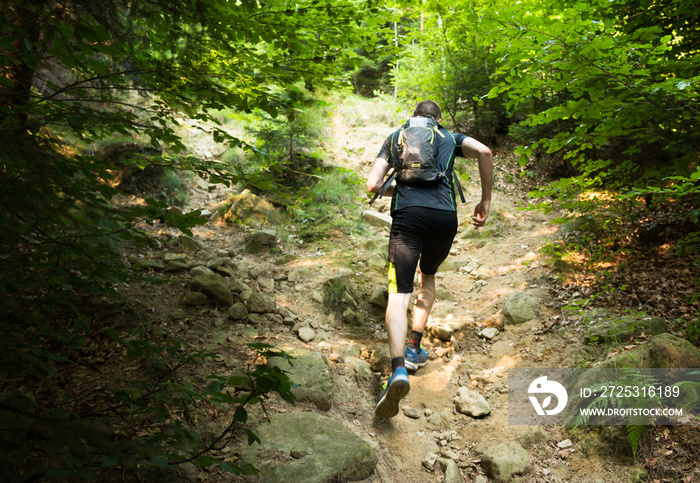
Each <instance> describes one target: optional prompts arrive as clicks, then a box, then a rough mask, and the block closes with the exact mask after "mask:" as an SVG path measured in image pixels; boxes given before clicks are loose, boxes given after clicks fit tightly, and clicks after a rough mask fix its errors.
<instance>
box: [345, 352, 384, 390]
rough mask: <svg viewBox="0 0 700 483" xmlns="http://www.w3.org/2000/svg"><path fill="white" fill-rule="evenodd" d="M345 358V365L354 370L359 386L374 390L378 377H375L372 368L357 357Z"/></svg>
mask: <svg viewBox="0 0 700 483" xmlns="http://www.w3.org/2000/svg"><path fill="white" fill-rule="evenodd" d="M344 357H345V364H346V365H347V366H348V367H349V368H350V369H351V370H352V374H353V375H354V377H355V380H356V381H357V383H358V385H359V386H364V387H366V388H371V389H374V386H375V383H376V381H377V376H375V375H374V372H373V371H372V366H370V365H369V364H368V363H367V362H366V361H364V360H362V359H358V358H356V357H349V356H347V355H345V356H344Z"/></svg>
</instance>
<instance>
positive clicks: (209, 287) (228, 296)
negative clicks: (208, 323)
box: [191, 274, 233, 307]
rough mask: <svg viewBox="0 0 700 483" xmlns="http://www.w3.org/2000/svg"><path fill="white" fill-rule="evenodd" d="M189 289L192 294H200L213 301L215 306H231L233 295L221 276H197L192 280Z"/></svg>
mask: <svg viewBox="0 0 700 483" xmlns="http://www.w3.org/2000/svg"><path fill="white" fill-rule="evenodd" d="M191 288H192V290H193V291H194V292H202V293H203V294H206V295H207V296H208V297H209V298H211V299H213V300H214V302H216V304H217V305H221V306H223V307H230V306H231V305H233V294H232V293H231V290H230V289H229V288H228V285H227V284H226V279H224V277H222V276H221V275H217V274H211V275H197V276H196V277H194V278H193V279H192V283H191Z"/></svg>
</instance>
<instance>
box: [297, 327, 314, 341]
mask: <svg viewBox="0 0 700 483" xmlns="http://www.w3.org/2000/svg"><path fill="white" fill-rule="evenodd" d="M298 335H299V338H300V339H301V340H303V341H304V342H311V341H312V340H314V337H316V332H315V331H314V329H312V328H311V327H302V328H300V329H299V333H298Z"/></svg>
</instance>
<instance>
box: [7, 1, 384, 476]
mask: <svg viewBox="0 0 700 483" xmlns="http://www.w3.org/2000/svg"><path fill="white" fill-rule="evenodd" d="M376 5H377V2H375V1H370V2H365V1H359V0H340V1H332V2H331V1H327V0H320V1H318V0H305V1H301V2H290V1H286V0H264V1H263V0H260V1H258V0H241V1H238V2H226V1H220V0H181V1H172V0H153V1H144V0H133V1H132V0H130V1H126V0H69V1H65V2H57V1H51V0H48V1H43V2H26V1H23V0H8V1H7V2H5V3H4V4H3V9H2V10H1V11H0V74H1V76H0V145H1V146H2V151H1V152H0V222H1V223H2V226H3V231H2V233H1V234H0V252H1V253H2V256H0V296H1V297H2V298H3V299H4V300H5V303H3V306H2V309H0V316H1V317H2V318H3V320H4V321H7V323H5V324H3V326H2V328H1V329H0V331H2V334H0V335H1V337H0V338H1V339H2V340H1V341H0V344H1V345H2V347H0V349H2V352H3V356H4V358H5V361H4V362H3V370H4V371H15V372H14V374H15V375H18V374H22V375H25V376H27V377H30V376H31V377H37V378H40V377H41V374H42V373H43V374H48V375H49V376H54V375H56V373H57V370H56V369H57V367H60V366H61V365H62V364H70V363H71V362H73V361H74V359H75V354H76V353H77V352H78V351H79V350H80V349H81V348H82V347H83V344H85V340H86V339H85V338H86V337H87V336H88V335H89V334H91V333H93V332H94V331H95V330H97V329H98V328H96V327H94V326H93V325H92V321H91V319H90V317H89V316H88V315H84V314H82V312H83V308H82V306H81V303H82V301H83V300H84V299H85V298H86V297H87V298H89V297H92V296H94V294H95V293H100V294H104V293H107V294H109V293H112V283H113V282H114V281H117V280H125V279H126V278H127V277H129V276H131V272H130V270H128V267H127V268H125V266H124V263H123V262H124V260H123V259H122V257H121V255H120V247H121V246H122V245H123V244H124V243H138V242H146V241H147V236H146V235H145V233H144V232H143V231H142V230H141V229H139V226H141V224H142V223H153V222H154V220H157V219H163V220H164V221H168V222H170V223H173V224H175V225H177V226H178V227H180V228H181V229H182V230H183V231H185V232H188V230H189V228H191V227H192V226H194V225H195V224H197V223H201V220H200V219H199V218H198V213H197V212H194V213H187V214H184V215H178V214H176V213H174V212H171V211H169V210H167V208H168V205H167V204H166V203H165V202H163V201H162V200H157V199H148V200H146V203H145V204H140V205H134V206H130V207H118V206H115V205H114V204H113V203H112V199H113V198H114V196H115V194H116V193H117V191H116V189H115V188H114V187H113V183H111V182H113V180H114V172H115V169H117V168H118V167H120V166H121V167H124V166H133V167H136V168H145V167H147V166H153V165H160V166H166V167H170V168H173V169H177V170H190V171H193V172H195V173H196V174H197V175H199V176H203V177H209V178H210V179H211V180H213V181H224V182H231V181H234V180H235V174H233V173H229V172H227V171H226V170H225V165H223V164H219V163H217V162H216V161H211V160H202V159H198V158H196V157H195V156H192V155H190V154H188V153H187V149H186V146H185V144H184V143H183V141H182V140H181V139H180V138H179V136H178V134H177V129H176V128H177V125H178V123H179V122H181V120H182V119H183V118H190V119H193V120H196V121H199V123H198V125H200V126H213V127H201V129H203V130H205V131H207V132H209V133H210V134H211V135H212V136H213V138H214V139H215V140H216V141H218V142H222V143H227V144H229V145H230V146H238V145H241V144H242V143H241V141H239V140H238V139H236V138H235V137H233V136H231V135H230V134H229V133H228V132H226V130H225V129H223V128H222V127H221V126H219V125H217V122H216V118H215V116H214V111H215V110H218V109H222V108H230V109H236V110H238V111H245V112H250V111H252V110H254V109H261V110H264V111H266V112H267V113H269V114H270V115H272V116H276V114H277V112H278V110H280V108H286V106H287V104H286V101H285V99H284V98H282V97H281V96H280V95H278V94H277V93H279V92H285V90H286V89H287V88H290V87H292V86H294V85H295V84H299V83H303V84H305V85H306V86H311V85H313V86H316V87H318V86H323V85H326V84H332V83H334V82H338V81H341V80H342V73H343V72H344V71H345V70H346V69H347V68H348V67H350V66H352V65H354V63H355V62H356V61H357V59H356V54H355V53H354V49H357V48H358V47H359V46H360V45H362V44H369V43H372V42H374V41H375V39H376V38H377V35H379V34H380V33H381V32H380V29H378V30H375V29H374V27H375V26H376V25H377V24H378V22H382V20H381V18H382V16H383V12H382V11H380V10H379V9H378V7H377V6H376ZM379 24H381V23H379ZM114 135H119V136H122V137H123V138H125V139H129V140H132V141H133V142H136V143H138V144H140V145H145V146H144V149H138V150H135V151H133V152H130V153H127V154H124V155H122V156H121V159H120V158H117V159H114V158H110V157H102V156H98V155H97V154H96V153H95V149H94V148H95V145H96V143H98V142H100V141H101V140H105V139H107V138H109V137H110V136H114ZM100 329H103V330H104V329H105V328H100ZM105 333H106V332H105ZM112 336H113V338H114V339H115V340H119V342H120V343H121V344H124V345H125V346H128V349H129V353H130V354H134V356H135V357H137V356H139V355H143V356H144V357H151V358H154V357H156V356H157V355H158V356H159V355H165V354H167V353H170V354H178V355H180V356H181V357H182V358H183V360H189V359H187V357H186V355H185V354H183V352H182V348H181V346H180V345H179V344H178V343H177V342H172V343H170V342H168V343H165V344H164V345H163V346H154V345H152V344H148V343H146V342H145V341H140V342H139V340H138V337H137V338H136V339H134V340H129V341H127V340H122V339H121V338H119V337H118V336H117V335H115V334H112ZM162 382H163V381H162V380H161V381H160V382H159V385H158V388H159V389H158V391H155V392H153V393H147V392H146V393H142V392H140V390H139V391H136V392H138V393H139V394H140V396H138V397H136V399H131V398H132V395H133V394H136V393H135V392H134V391H125V392H124V394H122V396H123V397H124V398H125V399H124V400H123V401H122V402H123V404H124V405H126V406H129V407H131V406H130V405H133V404H134V402H138V404H142V403H144V404H150V403H149V401H151V400H150V399H149V398H150V397H155V396H154V395H155V394H156V393H157V394H161V393H160V392H159V391H160V390H161V389H162V388H163V386H162V385H160V384H161V383H162ZM36 385H37V387H38V385H39V384H38V382H37V384H36ZM266 387H267V388H268V389H269V388H272V387H274V385H272V386H271V385H270V384H267V386H266ZM177 391H179V392H178V394H182V395H183V396H182V397H183V398H190V399H192V398H194V397H195V396H196V395H197V394H199V395H200V396H201V395H202V393H201V392H200V393H196V391H195V390H194V389H192V388H189V387H182V388H179V389H177ZM177 391H176V392H177ZM193 391H195V392H193ZM122 396H120V397H122ZM30 399H31V398H29V399H26V400H25V399H23V400H24V401H25V402H26V401H27V400H30ZM183 400H184V399H183ZM12 406H13V405H11V404H10V405H7V404H5V403H4V402H3V403H2V409H3V411H5V410H11V411H16V412H17V413H22V414H24V415H25V416H26V415H27V414H29V412H22V410H21V409H20V408H19V407H12ZM8 407H10V409H8ZM59 412H60V414H61V417H66V418H71V417H79V415H76V414H72V413H70V411H68V412H66V411H64V410H61V411H57V409H56V408H55V407H51V405H50V404H49V406H42V405H41V404H38V405H37V404H35V403H33V405H32V407H31V414H32V415H33V417H39V416H40V417H44V418H50V417H52V415H56V414H58V413H59ZM61 427H63V426H61ZM54 434H58V436H60V431H57V432H56V433H54ZM88 443H89V444H92V443H91V442H90V441H88ZM89 444H88V445H89ZM95 444H97V443H95ZM99 444H102V440H101V439H100V442H99ZM98 446H99V445H98ZM93 449H94V447H93ZM63 450H65V451H67V452H68V453H66V454H65V455H64V456H66V458H68V456H67V455H68V454H72V455H73V456H72V457H73V459H72V460H71V461H73V462H74V463H75V462H76V461H80V457H76V454H78V453H70V452H71V451H73V450H75V451H83V450H84V448H82V449H75V448H73V449H71V448H63V449H61V451H63ZM59 453H60V451H59V452H56V453H54V454H53V455H52V456H53V457H58V455H59ZM93 456H94V453H90V457H93ZM146 457H147V456H146ZM57 461H59V462H60V461H61V458H60V457H59V458H58V460H57ZM157 461H158V462H159V463H163V461H162V459H160V460H157ZM93 463H94V461H84V462H83V463H81V464H82V465H83V466H82V467H81V468H82V469H83V470H84V469H85V468H86V467H90V465H92V464H93ZM103 463H105V460H103ZM106 463H109V464H115V463H114V459H113V458H111V459H110V458H108V459H107V460H106ZM70 471H73V470H70ZM76 471H77V470H76ZM64 476H65V475H64ZM73 476H76V474H75V472H74V474H73ZM80 476H83V477H84V476H85V475H80Z"/></svg>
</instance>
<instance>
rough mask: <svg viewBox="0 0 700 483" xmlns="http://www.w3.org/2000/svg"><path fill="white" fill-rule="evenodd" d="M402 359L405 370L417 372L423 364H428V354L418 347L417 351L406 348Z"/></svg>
mask: <svg viewBox="0 0 700 483" xmlns="http://www.w3.org/2000/svg"><path fill="white" fill-rule="evenodd" d="M403 359H404V364H405V365H406V369H410V370H412V371H417V370H418V368H419V367H423V366H424V365H425V363H426V362H428V354H426V353H425V351H424V350H423V349H421V348H420V347H419V348H418V349H413V348H411V347H409V346H406V352H405V353H404V356H403Z"/></svg>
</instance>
